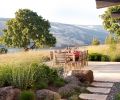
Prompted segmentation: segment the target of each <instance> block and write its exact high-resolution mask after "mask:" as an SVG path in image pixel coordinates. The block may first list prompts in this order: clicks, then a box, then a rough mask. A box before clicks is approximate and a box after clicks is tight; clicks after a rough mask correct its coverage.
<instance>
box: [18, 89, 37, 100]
mask: <svg viewBox="0 0 120 100" xmlns="http://www.w3.org/2000/svg"><path fill="white" fill-rule="evenodd" d="M20 100H35V94H34V93H33V92H31V91H22V92H21V94H20Z"/></svg>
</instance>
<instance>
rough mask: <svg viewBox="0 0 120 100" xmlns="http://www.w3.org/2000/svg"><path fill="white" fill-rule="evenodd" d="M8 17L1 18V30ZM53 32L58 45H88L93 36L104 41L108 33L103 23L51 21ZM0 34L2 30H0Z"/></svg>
mask: <svg viewBox="0 0 120 100" xmlns="http://www.w3.org/2000/svg"><path fill="white" fill-rule="evenodd" d="M7 20H8V18H0V30H2V29H4V28H5V22H6V21H7ZM50 31H51V33H53V35H54V36H55V37H56V38H57V44H56V46H57V47H61V46H66V45H69V46H70V45H77V46H80V45H88V44H90V42H91V40H92V39H93V37H96V38H98V39H99V40H100V42H101V43H103V42H104V39H105V37H106V36H107V35H108V32H106V31H105V30H104V29H103V27H102V26H101V25H70V24H62V23H56V22H51V29H50ZM0 34H2V32H1V31H0Z"/></svg>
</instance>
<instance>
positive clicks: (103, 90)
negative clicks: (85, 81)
mask: <svg viewBox="0 0 120 100" xmlns="http://www.w3.org/2000/svg"><path fill="white" fill-rule="evenodd" d="M87 90H88V91H90V92H93V93H102V94H108V93H110V90H111V88H96V87H87Z"/></svg>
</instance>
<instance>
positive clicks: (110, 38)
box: [105, 34, 117, 44]
mask: <svg viewBox="0 0 120 100" xmlns="http://www.w3.org/2000/svg"><path fill="white" fill-rule="evenodd" d="M114 43H117V40H116V39H115V37H114V36H113V35H111V34H109V35H108V36H107V37H106V39H105V44H114Z"/></svg>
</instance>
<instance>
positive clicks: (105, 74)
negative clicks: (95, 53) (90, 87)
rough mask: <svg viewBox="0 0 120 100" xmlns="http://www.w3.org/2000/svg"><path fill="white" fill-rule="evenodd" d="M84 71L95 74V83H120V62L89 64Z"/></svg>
mask: <svg viewBox="0 0 120 100" xmlns="http://www.w3.org/2000/svg"><path fill="white" fill-rule="evenodd" d="M84 69H86V70H92V71H93V72H94V80H95V81H110V82H120V62H88V66H87V67H84Z"/></svg>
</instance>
